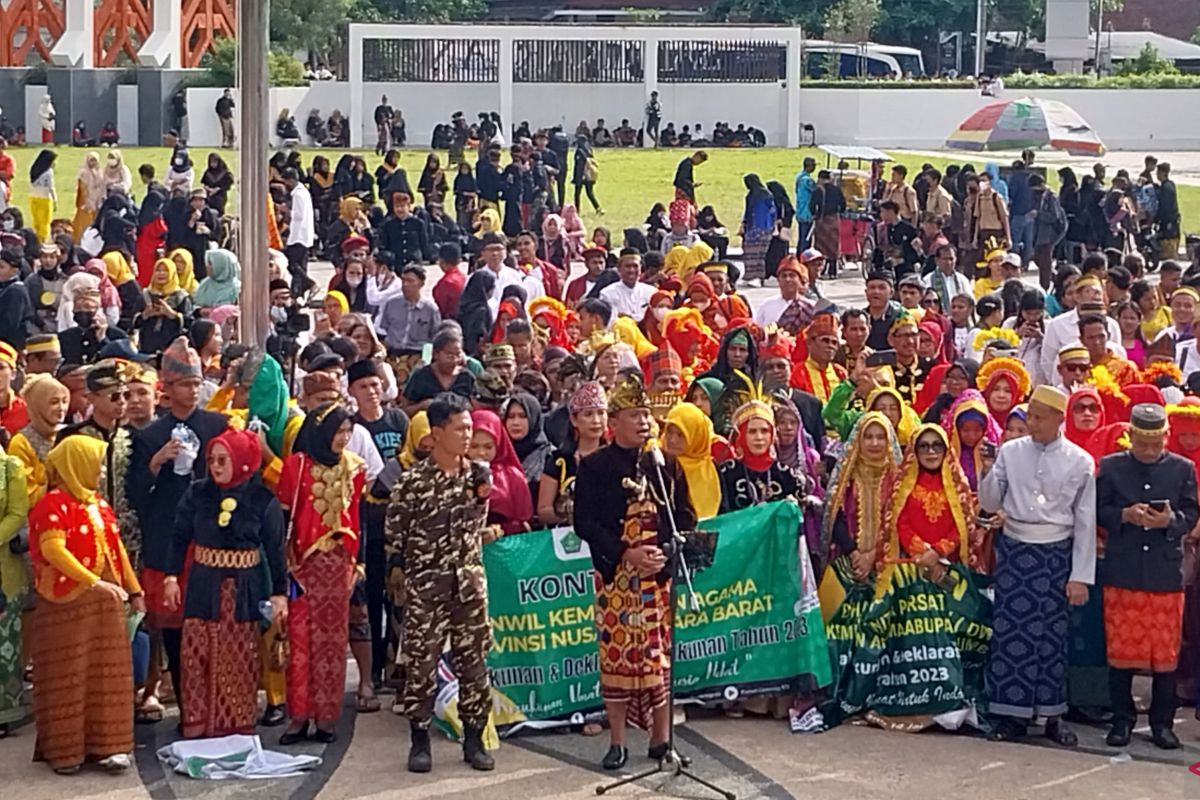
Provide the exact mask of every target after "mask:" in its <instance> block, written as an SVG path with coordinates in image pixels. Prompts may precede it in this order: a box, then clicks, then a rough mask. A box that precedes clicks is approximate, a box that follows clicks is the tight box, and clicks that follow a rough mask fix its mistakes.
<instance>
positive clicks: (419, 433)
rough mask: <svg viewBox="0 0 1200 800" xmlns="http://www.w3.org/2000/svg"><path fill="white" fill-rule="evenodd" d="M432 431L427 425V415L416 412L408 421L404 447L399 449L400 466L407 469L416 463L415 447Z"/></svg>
mask: <svg viewBox="0 0 1200 800" xmlns="http://www.w3.org/2000/svg"><path fill="white" fill-rule="evenodd" d="M432 430H433V429H432V428H431V427H430V425H429V415H428V414H426V413H425V412H424V411H418V412H417V413H416V414H414V415H413V418H412V419H410V420H409V421H408V434H407V435H406V436H405V437H404V447H401V448H400V455H398V456H397V458H399V459H400V466H402V467H404V468H405V469H408V468H409V467H411V466H412V465H413V464H415V463H417V445H419V444H420V443H421V440H422V439H424V438H425V437H426V436H428V435H429V434H430V432H431V431H432Z"/></svg>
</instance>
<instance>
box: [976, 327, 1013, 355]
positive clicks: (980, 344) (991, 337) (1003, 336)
mask: <svg viewBox="0 0 1200 800" xmlns="http://www.w3.org/2000/svg"><path fill="white" fill-rule="evenodd" d="M996 339H1000V340H1001V341H1005V342H1008V343H1009V344H1011V345H1013V346H1014V347H1016V346H1017V345H1019V344H1020V343H1021V337H1020V336H1018V335H1017V332H1016V331H1014V330H1010V329H1008V328H984V329H983V330H981V331H980V332H979V333H977V334H975V338H974V339H973V340H972V341H971V347H972V348H973V349H974V350H975V351H976V352H981V351H982V350H983V348H984V347H986V346H987V343H988V342H991V341H995V340H996Z"/></svg>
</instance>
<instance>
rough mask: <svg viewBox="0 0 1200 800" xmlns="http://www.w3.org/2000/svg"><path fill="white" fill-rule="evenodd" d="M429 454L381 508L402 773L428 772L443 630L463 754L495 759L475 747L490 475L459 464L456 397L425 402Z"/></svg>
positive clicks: (465, 411)
mask: <svg viewBox="0 0 1200 800" xmlns="http://www.w3.org/2000/svg"><path fill="white" fill-rule="evenodd" d="M427 414H428V416H429V425H430V436H431V438H432V439H433V448H432V450H431V452H430V455H429V457H428V458H427V459H424V460H422V461H418V462H417V463H416V464H414V465H413V466H412V467H410V468H409V469H408V470H406V471H405V472H403V473H401V475H400V477H399V479H398V480H397V481H396V485H395V486H394V487H393V489H392V495H391V499H390V502H389V505H388V510H387V545H388V548H389V552H390V556H391V559H392V562H393V563H394V564H396V565H398V566H399V567H400V568H402V569H403V570H404V575H405V590H404V603H405V613H404V633H403V637H404V639H403V641H404V649H403V652H404V660H405V672H406V680H405V685H404V696H403V707H404V714H405V715H406V716H407V717H408V719H409V723H410V725H411V726H412V748H411V749H410V751H409V754H408V769H409V771H410V772H429V771H430V770H431V769H432V768H433V758H432V755H431V753H430V749H429V725H430V722H431V721H432V719H433V708H434V699H435V695H436V692H437V668H438V659H439V658H440V657H441V655H442V650H443V647H444V646H445V643H446V637H447V634H448V635H449V637H450V652H451V654H452V656H453V667H454V673H455V674H456V675H457V676H458V685H459V689H458V712H459V716H460V717H461V718H462V723H463V758H464V760H465V761H466V762H467V763H468V764H470V765H471V766H472V767H473V768H474V769H478V770H490V769H494V768H495V762H494V761H493V760H492V757H491V756H490V755H488V753H487V751H486V750H485V749H484V747H483V729H484V726H485V725H486V724H487V719H488V712H489V710H490V708H491V688H490V686H489V682H488V672H487V664H486V663H485V659H486V658H487V653H488V650H489V649H490V647H491V641H492V629H491V622H490V621H489V620H488V613H487V583H486V580H485V578H484V574H483V557H482V552H481V550H482V545H483V536H484V529H485V527H486V522H487V498H488V495H489V494H490V493H491V488H492V483H491V470H490V468H489V467H488V465H487V464H483V463H481V462H473V461H469V460H468V459H467V448H468V446H469V445H470V443H471V433H472V428H471V414H470V408H469V406H468V405H467V401H466V400H465V399H464V398H462V397H460V396H458V395H455V394H441V395H438V396H437V397H436V398H434V400H433V401H432V402H431V403H430V404H429V408H428V410H427Z"/></svg>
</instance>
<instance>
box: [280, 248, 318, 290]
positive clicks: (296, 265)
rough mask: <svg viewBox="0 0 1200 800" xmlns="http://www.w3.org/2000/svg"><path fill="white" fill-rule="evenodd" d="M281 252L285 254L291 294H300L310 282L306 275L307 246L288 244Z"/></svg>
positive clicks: (306, 288)
mask: <svg viewBox="0 0 1200 800" xmlns="http://www.w3.org/2000/svg"><path fill="white" fill-rule="evenodd" d="M283 253H284V255H286V256H287V260H288V272H289V273H291V276H292V294H294V295H296V296H299V295H302V294H304V293H305V292H306V291H308V287H309V285H311V284H312V281H311V280H310V279H309V277H308V248H307V247H305V246H304V245H302V244H289V245H288V246H287V248H285V249H284V251H283Z"/></svg>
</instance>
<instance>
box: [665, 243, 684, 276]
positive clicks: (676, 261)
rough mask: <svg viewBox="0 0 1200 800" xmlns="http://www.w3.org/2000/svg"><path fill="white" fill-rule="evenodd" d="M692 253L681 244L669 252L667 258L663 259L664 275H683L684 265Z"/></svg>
mask: <svg viewBox="0 0 1200 800" xmlns="http://www.w3.org/2000/svg"><path fill="white" fill-rule="evenodd" d="M689 255H690V251H689V250H688V249H687V248H686V247H684V246H683V245H681V244H677V245H675V246H674V247H672V248H671V249H670V250H668V251H667V256H666V258H664V259H663V273H664V274H667V275H680V276H682V274H683V265H684V264H686V263H687V260H688V256H689Z"/></svg>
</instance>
